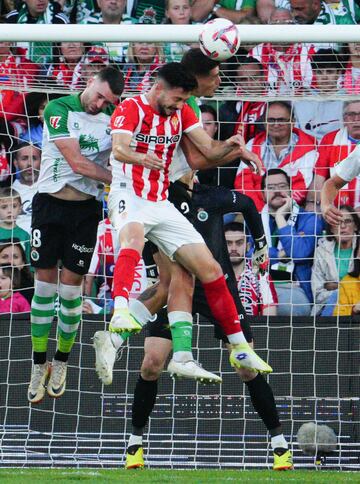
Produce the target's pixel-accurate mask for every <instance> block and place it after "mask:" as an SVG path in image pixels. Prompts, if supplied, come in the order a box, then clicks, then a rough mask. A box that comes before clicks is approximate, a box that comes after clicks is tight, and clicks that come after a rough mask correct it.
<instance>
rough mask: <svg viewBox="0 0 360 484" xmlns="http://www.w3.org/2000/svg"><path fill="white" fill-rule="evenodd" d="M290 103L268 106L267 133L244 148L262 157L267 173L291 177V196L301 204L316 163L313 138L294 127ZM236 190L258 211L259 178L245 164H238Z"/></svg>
mask: <svg viewBox="0 0 360 484" xmlns="http://www.w3.org/2000/svg"><path fill="white" fill-rule="evenodd" d="M293 123H294V117H293V113H292V107H291V104H289V103H287V102H284V101H274V102H271V103H269V105H268V110H267V117H266V132H262V133H259V134H258V135H256V136H255V138H253V139H252V140H250V141H249V142H248V143H247V148H248V149H249V150H251V151H252V152H253V153H256V155H257V156H258V157H259V158H261V160H262V161H263V164H264V167H265V169H266V170H270V169H271V168H281V169H282V170H284V171H285V172H286V173H287V175H288V176H289V177H290V181H291V185H290V186H291V190H292V197H293V198H294V200H295V201H296V202H297V203H299V204H302V203H304V202H305V199H306V195H307V190H308V187H309V186H310V184H311V182H312V178H313V169H314V165H315V162H316V160H317V156H318V154H317V151H316V142H315V138H314V137H312V136H310V135H308V134H307V133H304V131H301V130H300V129H298V128H294V127H293ZM235 188H236V189H237V190H240V191H241V192H243V193H245V194H246V195H248V196H249V197H251V198H252V199H253V200H254V202H255V205H256V207H257V208H258V210H259V211H260V210H261V209H262V208H263V206H264V200H263V196H262V193H261V176H260V175H257V174H255V173H254V172H253V171H251V170H250V168H248V167H247V166H246V165H245V163H242V162H241V163H240V165H239V168H238V172H237V175H236V179H235Z"/></svg>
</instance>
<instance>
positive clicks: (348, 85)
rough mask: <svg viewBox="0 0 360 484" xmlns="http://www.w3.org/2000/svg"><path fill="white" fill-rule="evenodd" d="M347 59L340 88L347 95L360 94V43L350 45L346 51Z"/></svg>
mask: <svg viewBox="0 0 360 484" xmlns="http://www.w3.org/2000/svg"><path fill="white" fill-rule="evenodd" d="M344 54H345V55H346V57H347V62H346V68H345V72H344V73H343V75H342V76H341V78H340V88H341V89H342V90H343V92H344V93H345V94H356V95H359V94H360V43H352V42H351V43H349V44H347V48H346V49H345V51H344Z"/></svg>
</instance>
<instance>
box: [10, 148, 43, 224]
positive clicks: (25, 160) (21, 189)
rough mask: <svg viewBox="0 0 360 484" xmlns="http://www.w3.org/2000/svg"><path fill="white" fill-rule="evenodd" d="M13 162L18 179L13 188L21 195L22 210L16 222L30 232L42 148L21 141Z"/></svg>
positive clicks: (14, 153)
mask: <svg viewBox="0 0 360 484" xmlns="http://www.w3.org/2000/svg"><path fill="white" fill-rule="evenodd" d="M13 163H14V167H15V169H16V175H17V177H16V180H15V181H14V182H13V184H12V188H13V189H14V190H15V191H16V192H17V193H18V194H19V195H20V198H21V203H22V210H21V213H20V215H19V217H18V218H17V220H16V222H17V224H18V225H19V227H21V228H22V229H23V230H25V231H26V232H28V233H30V229H31V213H32V199H33V197H34V195H35V193H36V192H37V189H38V187H37V180H38V178H39V171H40V163H41V150H40V148H38V147H36V146H34V145H31V144H29V143H27V142H23V143H19V144H18V146H17V147H16V150H15V151H14V152H13Z"/></svg>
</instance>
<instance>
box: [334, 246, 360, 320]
mask: <svg viewBox="0 0 360 484" xmlns="http://www.w3.org/2000/svg"><path fill="white" fill-rule="evenodd" d="M359 255H360V254H359V244H357V248H356V252H355V254H354V258H353V268H352V270H351V272H349V274H347V275H346V276H344V277H343V279H342V280H341V282H340V285H339V300H338V304H337V306H336V307H335V310H334V316H352V315H358V314H360V259H359Z"/></svg>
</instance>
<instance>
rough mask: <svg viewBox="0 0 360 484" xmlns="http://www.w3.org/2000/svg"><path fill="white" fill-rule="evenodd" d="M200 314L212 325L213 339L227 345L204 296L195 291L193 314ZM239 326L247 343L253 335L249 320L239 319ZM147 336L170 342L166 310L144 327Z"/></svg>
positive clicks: (226, 340) (161, 311)
mask: <svg viewBox="0 0 360 484" xmlns="http://www.w3.org/2000/svg"><path fill="white" fill-rule="evenodd" d="M203 296H204V297H203ZM196 313H198V314H200V315H201V316H203V317H205V318H206V319H207V320H208V321H209V322H210V323H212V324H213V325H214V337H215V338H216V339H219V340H221V341H223V342H224V343H228V342H229V340H228V339H227V337H226V335H225V334H224V332H223V330H222V329H221V327H220V326H219V324H218V323H217V322H216V321H215V320H214V318H213V316H212V313H211V311H210V309H209V306H208V305H207V302H206V299H205V295H203V294H201V290H198V289H197V290H196V291H195V293H194V299H193V314H196ZM241 314H244V312H243V313H239V315H240V318H241V320H240V321H241V326H242V329H243V331H244V336H245V338H246V341H248V342H249V343H250V342H251V341H252V340H253V334H252V331H251V327H250V324H249V319H248V318H247V317H246V315H245V317H241ZM146 331H147V336H153V337H156V338H164V339H169V340H171V339H172V338H171V331H170V325H169V320H168V317H167V309H166V308H162V309H161V310H160V311H159V312H158V313H157V315H156V319H155V320H154V321H149V322H148V323H147V325H146Z"/></svg>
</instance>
